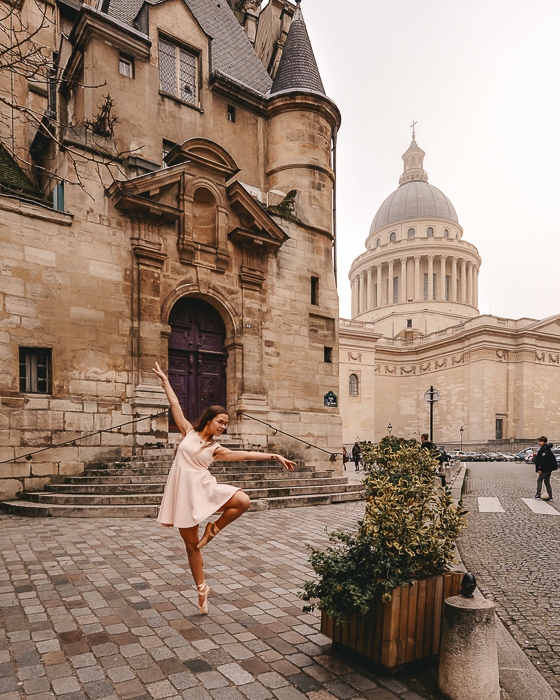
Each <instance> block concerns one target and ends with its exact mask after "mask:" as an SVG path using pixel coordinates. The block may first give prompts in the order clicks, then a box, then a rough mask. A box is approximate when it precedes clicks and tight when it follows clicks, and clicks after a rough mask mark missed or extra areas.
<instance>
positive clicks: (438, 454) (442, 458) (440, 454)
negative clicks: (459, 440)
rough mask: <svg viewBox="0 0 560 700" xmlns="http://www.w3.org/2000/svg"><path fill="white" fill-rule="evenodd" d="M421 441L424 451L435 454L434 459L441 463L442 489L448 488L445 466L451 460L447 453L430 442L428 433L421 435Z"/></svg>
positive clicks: (439, 473) (439, 474)
mask: <svg viewBox="0 0 560 700" xmlns="http://www.w3.org/2000/svg"><path fill="white" fill-rule="evenodd" d="M420 440H421V441H422V442H421V443H420V444H421V446H422V447H423V448H424V449H426V450H429V451H430V453H433V457H434V459H437V461H438V462H439V468H438V477H439V478H440V480H441V485H442V487H443V486H447V481H446V479H445V467H444V466H443V465H444V463H445V462H446V461H448V460H449V457H448V455H447V452H446V451H445V450H443V449H441V450H440V449H439V448H438V447H437V446H436V444H435V443H433V442H432V441H431V440H430V436H429V435H428V433H422V435H420Z"/></svg>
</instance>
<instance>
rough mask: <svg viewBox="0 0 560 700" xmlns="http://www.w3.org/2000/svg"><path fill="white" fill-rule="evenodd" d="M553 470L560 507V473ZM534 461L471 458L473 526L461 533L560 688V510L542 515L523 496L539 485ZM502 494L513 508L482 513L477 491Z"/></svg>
mask: <svg viewBox="0 0 560 700" xmlns="http://www.w3.org/2000/svg"><path fill="white" fill-rule="evenodd" d="M558 473H559V472H556V473H555V475H553V479H552V490H553V494H554V498H555V501H553V502H552V504H550V505H551V506H552V505H554V506H555V508H556V509H557V510H560V508H559V505H558V504H559V503H560V480H559V479H558V478H557V477H556V475H557V474H558ZM535 484H536V476H535V471H534V466H533V465H518V464H513V463H489V464H472V465H469V466H468V474H467V478H466V488H465V490H464V492H463V493H464V496H463V498H464V502H465V505H466V507H467V508H468V509H469V510H470V516H469V526H468V528H467V530H466V531H465V532H464V533H463V534H462V535H461V538H460V540H459V552H460V554H461V557H462V559H463V563H464V564H465V566H466V567H467V569H468V570H469V571H472V572H473V573H474V574H475V575H476V578H477V581H478V585H479V588H480V590H481V591H482V593H483V594H484V595H485V596H486V597H487V598H489V599H491V600H493V601H494V602H495V603H496V608H497V612H498V615H499V617H500V619H501V620H502V622H504V624H505V625H506V627H507V628H508V629H509V631H510V632H511V634H512V635H513V637H514V638H515V640H516V641H517V643H518V644H519V646H520V647H521V648H523V649H524V650H525V653H526V654H527V656H528V657H529V658H530V659H531V661H532V662H533V664H534V665H535V666H536V668H537V669H538V670H539V671H540V672H541V673H542V675H543V676H544V677H545V678H546V679H547V681H548V682H549V683H550V685H551V686H552V687H553V688H554V690H556V692H559V691H560V588H559V583H560V517H554V516H551V515H537V514H536V513H533V512H532V511H531V510H530V509H529V508H528V507H527V505H526V504H525V503H523V501H521V498H531V497H532V496H533V495H534V493H535ZM479 496H493V497H496V498H499V500H500V503H501V505H502V506H503V508H504V510H505V513H479V512H478V507H477V497H479Z"/></svg>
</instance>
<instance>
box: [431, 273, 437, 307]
mask: <svg viewBox="0 0 560 700" xmlns="http://www.w3.org/2000/svg"><path fill="white" fill-rule="evenodd" d="M432 284H433V287H432V289H433V296H432V299H434V300H435V299H437V272H434V281H433V283H432Z"/></svg>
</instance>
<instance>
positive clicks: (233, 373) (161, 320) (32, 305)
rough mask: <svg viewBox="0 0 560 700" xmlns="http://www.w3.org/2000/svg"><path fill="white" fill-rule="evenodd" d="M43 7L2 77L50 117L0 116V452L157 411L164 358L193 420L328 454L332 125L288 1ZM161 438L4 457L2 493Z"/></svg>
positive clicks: (23, 18) (133, 434) (333, 300)
mask: <svg viewBox="0 0 560 700" xmlns="http://www.w3.org/2000/svg"><path fill="white" fill-rule="evenodd" d="M16 7H17V5H16ZM38 7H39V5H37V6H34V5H33V3H32V2H26V3H24V4H23V5H21V7H19V8H18V10H17V12H19V15H18V20H19V21H20V22H21V26H23V27H28V28H29V31H31V29H32V28H33V27H35V28H37V27H39V33H38V34H37V35H36V36H38V37H39V38H40V41H41V44H42V46H43V47H47V48H46V50H44V52H46V55H47V56H48V65H47V66H46V67H44V70H43V71H42V72H41V71H38V72H37V73H36V75H34V76H32V77H29V76H28V77H27V79H26V77H25V75H23V76H22V75H16V76H15V79H12V80H11V81H10V80H7V78H6V75H5V73H6V72H4V77H2V78H0V90H1V91H2V95H3V96H8V98H12V99H14V101H15V102H17V103H18V104H19V105H33V109H34V110H35V113H40V114H41V115H42V118H41V119H40V120H39V121H38V122H37V120H28V121H27V122H26V121H25V120H24V119H18V120H15V122H14V120H10V119H2V118H1V117H2V115H0V138H1V142H2V143H1V144H0V357H1V358H2V363H1V370H0V402H1V413H0V437H1V443H0V462H2V461H5V460H9V459H11V458H13V457H14V456H16V455H18V454H23V453H25V452H28V451H30V450H32V449H33V448H40V447H43V446H48V445H51V444H58V443H60V442H62V441H68V440H73V439H75V438H79V437H83V436H84V435H85V434H89V433H93V432H96V431H98V430H101V429H106V428H111V427H114V426H118V425H121V424H123V423H127V422H128V421H131V420H133V419H134V418H136V417H138V416H150V415H154V414H158V413H162V412H163V411H165V410H166V406H167V402H166V399H165V396H164V394H163V393H162V390H161V388H160V386H159V382H158V380H157V378H156V377H155V376H154V375H153V373H152V372H151V368H152V366H153V364H154V362H155V361H156V360H159V361H160V362H161V363H162V365H163V366H164V368H166V369H167V368H169V374H170V378H171V381H172V383H173V385H174V387H175V389H176V391H177V393H178V395H179V397H180V400H181V402H182V403H183V406H184V408H185V411H186V414H187V417H188V418H189V419H194V418H195V417H196V416H197V414H199V413H200V412H202V409H203V408H204V407H205V406H207V405H210V404H214V403H222V404H224V405H226V406H227V408H228V411H229V412H230V416H231V431H232V432H234V433H236V434H238V435H240V436H241V437H242V438H247V439H250V440H253V441H255V442H263V441H264V440H265V438H264V434H265V433H267V434H269V435H270V430H269V429H268V428H266V427H265V426H263V425H262V424H261V423H259V422H257V421H255V420H252V419H251V418H249V417H247V416H251V417H252V418H256V419H259V420H261V421H265V422H268V423H271V424H273V425H274V426H275V427H277V428H278V429H279V430H282V431H285V432H286V433H289V434H292V435H296V436H298V437H300V438H304V439H305V438H307V439H310V440H312V441H313V442H314V443H316V444H318V445H319V446H321V447H324V448H327V449H329V450H337V449H340V444H341V439H342V435H341V419H340V416H339V412H338V408H337V407H336V405H331V403H332V402H329V401H327V400H325V397H326V396H329V395H331V394H330V392H332V393H333V394H336V393H337V392H338V382H339V372H338V296H337V291H336V286H335V278H334V272H333V263H332V248H333V230H332V218H333V216H332V213H333V212H332V202H333V187H334V179H335V176H334V170H333V162H332V147H333V140H334V139H335V137H336V133H337V130H338V128H339V126H340V114H339V110H338V109H337V107H336V105H335V104H334V103H333V101H332V100H331V99H329V97H328V96H327V95H326V94H325V90H324V87H323V83H322V81H321V77H320V74H319V71H318V68H317V64H316V61H315V58H314V55H313V50H312V47H311V43H310V41H309V37H308V33H307V29H306V26H305V23H304V19H303V16H302V12H301V8H300V7H299V3H297V4H296V5H293V4H291V3H290V2H288V1H287V0H272V1H271V2H270V3H269V4H268V5H267V6H266V7H265V8H264V9H262V11H261V3H260V2H258V1H255V0H253V1H251V0H235V1H233V0H232V1H231V2H226V0H223V2H221V3H219V2H218V3H216V2H214V1H213V0H162V1H156V0H102V2H100V3H99V4H96V5H95V7H94V6H92V5H90V4H87V3H84V4H80V3H76V2H75V1H74V0H55V2H53V3H52V5H50V4H49V5H47V10H46V12H47V14H48V20H49V21H48V22H45V24H44V25H40V22H41V13H40V12H39V10H38V9H37V8H38ZM2 109H4V106H2V107H0V110H2ZM3 116H4V117H6V114H4V115H3ZM171 427H172V426H171ZM167 429H168V423H167V415H165V414H164V415H161V416H160V417H158V418H146V419H145V420H143V421H141V422H139V423H135V424H129V425H126V426H124V427H123V428H122V429H121V430H120V431H117V432H110V433H103V434H101V435H95V436H94V437H92V438H89V439H87V440H81V441H80V442H78V443H76V444H70V445H67V446H65V447H61V448H58V449H56V450H49V451H47V452H45V453H40V454H37V455H35V456H34V458H33V460H32V462H25V461H24V462H17V463H9V464H6V463H5V464H2V465H0V496H1V497H12V496H13V495H14V494H15V493H17V492H18V491H20V490H21V488H22V486H23V487H25V488H26V489H27V490H29V489H30V488H40V487H41V486H42V485H43V484H44V483H45V482H46V481H47V480H49V479H50V478H52V477H53V476H55V477H58V476H62V475H66V474H74V473H77V472H79V471H81V469H82V468H83V463H84V462H85V461H89V460H94V459H100V458H102V457H109V456H115V455H119V454H123V453H124V454H130V453H131V451H133V450H134V448H135V447H136V446H137V445H142V444H146V443H154V442H156V441H158V440H160V439H161V440H164V439H166V438H167ZM275 440H276V444H277V445H279V446H282V445H283V446H284V447H285V448H286V449H289V450H290V452H291V453H292V454H294V455H296V456H305V458H306V461H307V462H311V461H313V459H315V458H317V454H319V453H314V454H312V453H311V452H306V453H305V455H304V453H301V455H300V452H299V450H300V448H298V447H297V443H295V442H293V441H291V440H290V439H289V438H284V442H282V438H281V436H280V435H278V436H277V437H276V439H275Z"/></svg>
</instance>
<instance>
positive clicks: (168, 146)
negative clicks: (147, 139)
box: [161, 139, 177, 168]
mask: <svg viewBox="0 0 560 700" xmlns="http://www.w3.org/2000/svg"><path fill="white" fill-rule="evenodd" d="M176 145H177V144H176V143H174V142H173V141H168V140H167V139H163V145H162V149H161V162H162V166H161V167H162V168H167V167H168V166H167V163H166V162H165V158H166V157H167V154H168V153H169V152H170V151H171V150H173V149H174V148H175V146H176Z"/></svg>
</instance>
